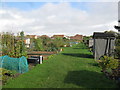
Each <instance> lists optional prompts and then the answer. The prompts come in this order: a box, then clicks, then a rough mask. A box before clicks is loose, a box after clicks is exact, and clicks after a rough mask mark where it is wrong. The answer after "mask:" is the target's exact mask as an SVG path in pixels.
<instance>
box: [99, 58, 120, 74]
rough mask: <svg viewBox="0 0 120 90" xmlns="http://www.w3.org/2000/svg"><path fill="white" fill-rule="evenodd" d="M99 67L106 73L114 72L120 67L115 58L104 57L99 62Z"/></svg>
mask: <svg viewBox="0 0 120 90" xmlns="http://www.w3.org/2000/svg"><path fill="white" fill-rule="evenodd" d="M99 65H100V67H101V68H102V70H103V72H105V71H112V70H113V69H116V68H117V67H118V65H119V63H118V60H117V59H114V58H113V57H108V56H103V57H102V58H101V59H100V60H99Z"/></svg>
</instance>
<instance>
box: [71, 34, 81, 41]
mask: <svg viewBox="0 0 120 90" xmlns="http://www.w3.org/2000/svg"><path fill="white" fill-rule="evenodd" d="M70 39H73V40H83V35H79V34H76V35H75V36H71V37H70Z"/></svg>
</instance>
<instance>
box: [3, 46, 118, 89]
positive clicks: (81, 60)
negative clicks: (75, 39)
mask: <svg viewBox="0 0 120 90" xmlns="http://www.w3.org/2000/svg"><path fill="white" fill-rule="evenodd" d="M112 87H116V85H115V84H114V82H113V81H111V80H108V79H106V77H105V76H104V75H103V74H102V73H101V72H100V68H99V67H98V66H97V65H96V62H95V61H94V59H93V58H92V55H91V53H90V52H89V51H88V50H87V49H84V48H83V46H82V45H81V44H80V45H77V46H74V47H67V48H64V51H63V52H61V53H59V54H58V55H55V56H54V57H52V58H50V59H49V60H46V61H44V63H43V64H42V65H37V66H36V67H34V68H33V69H32V70H31V71H29V72H27V73H25V74H22V75H20V76H19V77H18V78H15V79H13V80H10V81H9V82H8V84H6V85H5V86H4V88H112Z"/></svg>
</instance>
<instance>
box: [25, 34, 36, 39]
mask: <svg viewBox="0 0 120 90" xmlns="http://www.w3.org/2000/svg"><path fill="white" fill-rule="evenodd" d="M26 37H27V38H35V39H37V38H38V36H37V35H26Z"/></svg>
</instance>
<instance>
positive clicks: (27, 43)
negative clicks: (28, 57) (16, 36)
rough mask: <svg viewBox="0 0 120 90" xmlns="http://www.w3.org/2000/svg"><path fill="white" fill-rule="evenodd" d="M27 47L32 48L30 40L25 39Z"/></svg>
mask: <svg viewBox="0 0 120 90" xmlns="http://www.w3.org/2000/svg"><path fill="white" fill-rule="evenodd" d="M24 42H25V46H26V47H27V48H29V47H30V38H25V41H24Z"/></svg>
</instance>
